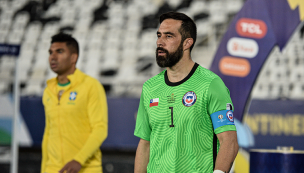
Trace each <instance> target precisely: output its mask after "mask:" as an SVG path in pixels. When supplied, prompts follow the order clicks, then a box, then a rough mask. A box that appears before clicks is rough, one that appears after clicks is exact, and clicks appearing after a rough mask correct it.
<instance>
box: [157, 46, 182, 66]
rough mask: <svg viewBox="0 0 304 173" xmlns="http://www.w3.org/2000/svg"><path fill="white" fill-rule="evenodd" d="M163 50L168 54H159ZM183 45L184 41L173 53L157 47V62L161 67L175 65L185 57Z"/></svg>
mask: <svg viewBox="0 0 304 173" xmlns="http://www.w3.org/2000/svg"><path fill="white" fill-rule="evenodd" d="M159 50H161V51H163V52H164V53H165V54H166V56H158V51H159ZM183 53H184V51H183V45H182V43H181V44H180V45H179V46H178V48H177V50H176V51H175V52H173V53H169V51H168V50H166V49H164V48H162V47H158V48H157V49H156V62H157V64H158V66H159V67H162V68H163V67H173V66H174V65H175V64H177V63H178V62H179V60H180V59H181V58H182V57H183Z"/></svg>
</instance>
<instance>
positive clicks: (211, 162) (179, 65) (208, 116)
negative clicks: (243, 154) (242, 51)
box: [134, 12, 238, 173]
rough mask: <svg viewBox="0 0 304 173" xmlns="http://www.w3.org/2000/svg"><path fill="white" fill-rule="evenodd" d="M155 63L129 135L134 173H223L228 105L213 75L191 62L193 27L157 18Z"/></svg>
mask: <svg viewBox="0 0 304 173" xmlns="http://www.w3.org/2000/svg"><path fill="white" fill-rule="evenodd" d="M157 37H158V39H157V42H156V44H157V49H156V61H157V64H158V65H159V66H160V67H166V70H164V71H162V72H161V73H159V74H158V75H156V76H154V77H152V78H151V79H149V80H148V81H146V82H145V83H144V85H143V89H142V94H141V98H140V104H139V108H138V114H137V119H136V127H135V132H134V135H135V136H137V137H139V138H140V141H139V144H138V147H137V151H136V157H135V170H134V172H135V173H143V172H149V173H159V172H170V173H172V172H176V173H185V172H187V173H190V172H191V173H193V172H196V173H199V172H200V173H212V172H213V173H224V172H225V173H228V172H229V171H230V169H231V166H232V163H233V161H234V159H235V157H236V155H237V152H238V143H237V135H236V128H235V125H234V119H233V104H232V101H231V98H230V93H229V90H228V88H227V87H226V86H225V84H224V83H223V81H222V80H221V78H220V77H219V76H217V75H216V74H214V73H213V72H211V71H209V70H207V69H205V68H203V67H202V66H200V65H198V64H197V63H195V62H194V61H193V60H192V59H191V55H190V53H191V50H192V48H193V46H194V43H195V41H196V25H195V23H194V22H193V20H192V19H191V18H189V17H188V16H187V15H185V14H183V13H177V12H169V13H165V14H162V15H161V16H160V26H159V29H158V31H157Z"/></svg>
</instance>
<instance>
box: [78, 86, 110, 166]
mask: <svg viewBox="0 0 304 173" xmlns="http://www.w3.org/2000/svg"><path fill="white" fill-rule="evenodd" d="M87 111H88V118H89V122H90V125H91V128H92V131H91V134H90V135H89V137H88V139H87V141H86V142H85V144H84V146H83V147H82V148H81V150H80V151H79V152H78V153H77V154H76V156H75V157H74V160H76V161H78V162H79V163H80V164H81V165H83V164H84V163H85V162H86V161H87V159H88V158H89V157H91V156H92V155H93V154H94V152H96V150H98V149H99V147H100V146H101V144H102V142H103V141H104V140H105V139H106V138H107V135H108V105H107V99H106V93H105V90H104V88H103V86H102V85H101V84H100V83H99V82H98V81H95V82H94V83H93V85H92V86H91V88H90V90H89V95H88V105H87Z"/></svg>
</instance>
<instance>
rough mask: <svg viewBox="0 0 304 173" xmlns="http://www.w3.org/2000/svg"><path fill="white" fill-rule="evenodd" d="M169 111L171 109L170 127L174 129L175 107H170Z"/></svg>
mask: <svg viewBox="0 0 304 173" xmlns="http://www.w3.org/2000/svg"><path fill="white" fill-rule="evenodd" d="M169 109H171V125H170V127H174V125H173V107H169Z"/></svg>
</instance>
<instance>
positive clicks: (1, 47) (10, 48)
mask: <svg viewBox="0 0 304 173" xmlns="http://www.w3.org/2000/svg"><path fill="white" fill-rule="evenodd" d="M19 52H20V45H9V44H0V56H2V55H13V56H19Z"/></svg>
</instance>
